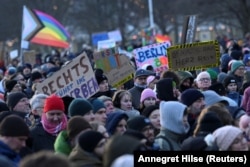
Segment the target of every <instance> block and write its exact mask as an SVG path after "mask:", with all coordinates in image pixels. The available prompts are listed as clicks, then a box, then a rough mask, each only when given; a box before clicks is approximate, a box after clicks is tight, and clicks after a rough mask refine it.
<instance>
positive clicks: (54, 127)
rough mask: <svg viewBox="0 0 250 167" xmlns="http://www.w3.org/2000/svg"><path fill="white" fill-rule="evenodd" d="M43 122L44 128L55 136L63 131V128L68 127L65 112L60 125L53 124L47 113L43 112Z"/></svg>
mask: <svg viewBox="0 0 250 167" xmlns="http://www.w3.org/2000/svg"><path fill="white" fill-rule="evenodd" d="M41 123H42V125H43V129H44V130H45V131H46V132H48V133H49V134H51V135H53V136H57V135H58V133H59V132H60V131H61V130H64V129H66V127H67V117H66V115H65V114H63V118H62V121H61V122H60V123H59V124H58V125H55V124H52V123H50V122H49V121H48V119H47V117H46V114H45V113H43V114H42V119H41Z"/></svg>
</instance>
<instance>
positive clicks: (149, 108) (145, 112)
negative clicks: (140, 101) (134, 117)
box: [141, 105, 159, 118]
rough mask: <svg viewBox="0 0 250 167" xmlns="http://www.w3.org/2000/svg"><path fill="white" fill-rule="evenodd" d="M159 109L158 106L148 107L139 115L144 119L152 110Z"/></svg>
mask: <svg viewBox="0 0 250 167" xmlns="http://www.w3.org/2000/svg"><path fill="white" fill-rule="evenodd" d="M157 109H159V106H158V105H150V106H148V107H146V108H144V110H143V111H142V113H141V115H144V116H145V117H147V118H148V117H149V116H150V114H151V113H152V112H153V111H154V110H157Z"/></svg>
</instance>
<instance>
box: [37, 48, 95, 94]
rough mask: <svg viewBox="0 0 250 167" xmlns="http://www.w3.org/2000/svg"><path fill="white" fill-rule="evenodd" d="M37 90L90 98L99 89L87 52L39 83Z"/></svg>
mask: <svg viewBox="0 0 250 167" xmlns="http://www.w3.org/2000/svg"><path fill="white" fill-rule="evenodd" d="M36 88H37V91H38V92H41V93H44V94H47V95H51V94H56V95H58V96H61V97H63V96H66V95H68V96H71V97H74V98H89V97H91V96H92V95H94V94H95V93H97V92H98V91H99V86H98V83H97V81H96V78H95V75H94V72H93V69H92V67H91V64H90V62H89V59H88V56H87V55H86V53H83V54H81V55H79V56H77V57H76V58H75V59H73V60H72V61H71V62H70V63H69V64H67V65H66V66H65V67H63V68H62V69H60V70H59V71H57V72H56V73H54V74H53V75H52V76H51V77H49V78H47V79H46V80H44V81H43V82H42V83H40V84H39V85H37V87H36Z"/></svg>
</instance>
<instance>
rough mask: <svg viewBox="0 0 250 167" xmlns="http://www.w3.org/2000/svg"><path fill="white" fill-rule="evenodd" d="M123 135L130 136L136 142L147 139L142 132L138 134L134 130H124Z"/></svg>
mask: <svg viewBox="0 0 250 167" xmlns="http://www.w3.org/2000/svg"><path fill="white" fill-rule="evenodd" d="M123 135H128V136H131V137H133V138H136V139H138V140H142V139H147V138H146V137H145V136H144V135H143V133H142V132H138V131H136V130H132V129H128V130H126V131H125V132H124V133H123Z"/></svg>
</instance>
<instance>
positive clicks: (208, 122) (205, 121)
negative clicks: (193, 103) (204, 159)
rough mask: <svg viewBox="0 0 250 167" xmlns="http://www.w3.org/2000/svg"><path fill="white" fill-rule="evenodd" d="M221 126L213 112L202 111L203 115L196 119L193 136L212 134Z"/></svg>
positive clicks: (219, 120) (218, 118)
mask: <svg viewBox="0 0 250 167" xmlns="http://www.w3.org/2000/svg"><path fill="white" fill-rule="evenodd" d="M222 126H223V124H222V121H221V119H220V117H219V116H218V115H217V114H216V113H215V112H214V111H213V110H209V111H206V110H203V113H202V114H200V115H199V117H198V119H197V125H196V127H195V130H194V134H193V135H194V136H197V135H198V133H199V132H205V133H213V132H214V131H215V130H216V129H218V128H220V127H222Z"/></svg>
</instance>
